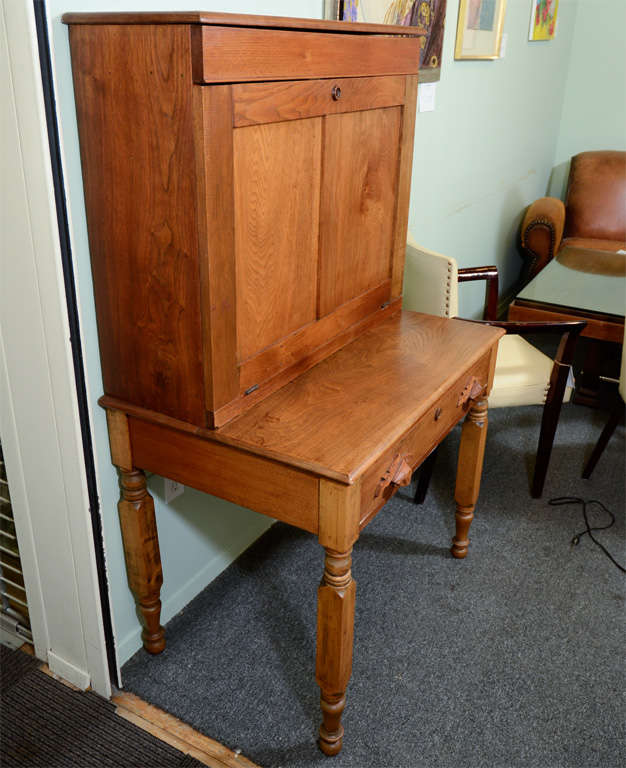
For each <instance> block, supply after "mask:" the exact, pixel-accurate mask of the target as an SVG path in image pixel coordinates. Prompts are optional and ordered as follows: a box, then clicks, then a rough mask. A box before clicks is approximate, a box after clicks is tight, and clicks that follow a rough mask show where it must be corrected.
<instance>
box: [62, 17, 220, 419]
mask: <svg viewBox="0 0 626 768" xmlns="http://www.w3.org/2000/svg"><path fill="white" fill-rule="evenodd" d="M70 44H71V53H72V68H73V75H74V90H75V96H76V109H77V118H78V128H79V136H80V149H81V160H82V171H83V180H84V191H85V204H86V212H87V225H88V230H89V247H90V253H91V263H92V272H93V282H94V294H95V301H96V311H97V316H98V331H99V338H100V355H101V360H102V374H103V379H104V389H105V392H106V394H108V395H111V396H113V397H116V398H119V399H121V400H124V401H126V402H129V403H133V404H136V405H139V406H142V407H144V408H149V409H153V410H156V411H160V412H163V413H166V414H168V415H169V416H173V417H176V418H179V419H182V420H183V421H188V422H192V423H195V424H198V425H204V424H205V423H206V421H205V418H206V417H205V412H204V397H203V391H202V390H203V386H202V354H201V344H202V331H201V319H200V297H199V287H198V286H199V274H198V244H197V223H196V190H195V177H194V173H193V168H194V141H193V125H192V105H191V92H192V87H193V86H192V82H191V71H190V50H189V47H190V40H189V29H188V28H187V27H184V26H151V25H145V26H135V27H133V26H124V25H114V26H106V25H98V26H87V25H80V26H73V27H71V29H70ZM190 169H191V170H190Z"/></svg>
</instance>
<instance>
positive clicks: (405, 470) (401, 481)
mask: <svg viewBox="0 0 626 768" xmlns="http://www.w3.org/2000/svg"><path fill="white" fill-rule="evenodd" d="M412 474H413V470H412V468H411V465H410V464H409V463H408V461H407V460H406V459H405V458H404V457H403V456H400V454H397V456H395V457H394V459H393V461H392V462H391V464H390V466H389V469H388V470H387V471H386V472H385V474H384V475H383V476H382V477H381V478H380V482H379V483H378V485H377V486H376V492H375V493H374V498H375V499H377V498H378V497H379V496H380V495H381V493H382V492H383V491H384V490H385V488H387V486H388V485H397V486H403V485H410V483H411V476H412Z"/></svg>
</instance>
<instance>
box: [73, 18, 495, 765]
mask: <svg viewBox="0 0 626 768" xmlns="http://www.w3.org/2000/svg"><path fill="white" fill-rule="evenodd" d="M65 20H66V21H67V22H68V23H70V24H71V30H70V40H71V46H72V58H73V69H74V80H75V85H76V96H77V102H78V116H79V131H80V139H81V152H82V157H83V172H84V179H85V197H86V202H87V215H88V225H89V233H90V244H91V248H92V251H93V254H94V282H95V284H96V299H97V313H98V323H99V329H100V338H101V344H102V347H103V354H102V363H103V370H104V371H105V375H104V379H105V395H104V396H103V397H102V398H101V400H100V402H101V404H102V405H103V406H104V407H105V408H106V409H107V417H108V424H109V434H110V441H111V455H112V459H113V463H114V464H115V465H116V466H117V467H118V468H119V470H120V473H121V487H122V499H121V501H120V503H119V509H120V520H121V526H122V535H123V539H124V549H125V554H126V563H127V570H128V578H129V584H130V587H131V589H132V591H133V593H134V595H135V599H136V601H137V605H138V608H139V611H140V613H141V615H142V617H143V618H142V620H143V622H144V626H145V629H144V644H145V645H146V647H147V648H148V650H150V651H151V652H153V653H155V652H158V651H160V650H162V648H163V647H164V634H163V629H162V627H161V626H160V624H159V611H160V602H159V591H160V587H161V584H162V569H161V562H160V557H159V549H158V538H157V531H156V523H155V518H154V505H153V502H152V499H151V498H150V496H149V494H148V493H147V490H146V484H145V475H144V471H151V472H156V473H158V474H161V475H164V476H167V477H171V478H173V479H175V480H178V481H180V482H181V483H184V484H185V485H189V486H191V487H194V488H197V489H199V490H202V491H205V492H207V493H211V494H214V495H216V496H219V497H221V498H224V499H227V500H230V501H233V502H236V503H238V504H242V505H244V506H247V507H250V508H252V509H255V510H256V511H258V512H260V513H262V514H266V515H270V516H272V517H274V518H276V519H279V520H282V521H284V522H287V523H289V524H291V525H294V526H297V527H299V528H302V529H303V530H306V531H309V532H311V533H313V534H315V535H317V537H318V540H319V543H320V546H321V548H322V549H323V551H324V568H323V574H322V581H321V584H320V587H319V591H318V601H317V602H318V615H317V656H316V679H317V682H318V685H319V687H320V692H321V712H322V724H321V727H320V737H319V744H320V747H321V749H322V750H323V751H324V752H325V753H326V754H328V755H332V754H337V753H338V752H339V751H340V749H341V747H342V743H343V726H342V724H341V715H342V712H343V709H344V707H345V702H346V689H347V686H348V682H349V678H350V674H351V667H352V654H353V636H354V634H353V633H354V609H355V594H356V585H355V581H354V580H353V578H352V574H351V552H352V547H353V545H354V542H355V541H356V540H357V539H358V536H359V532H360V530H361V529H362V528H363V527H364V526H365V525H366V524H367V523H368V522H369V520H371V519H372V518H373V517H374V515H375V514H376V513H377V512H378V510H379V509H380V508H381V507H382V506H383V504H384V503H385V501H386V500H387V499H389V498H390V497H391V496H392V495H393V493H395V492H396V490H397V488H398V487H400V486H402V485H404V484H406V483H407V482H408V481H409V479H410V475H411V472H412V470H413V469H414V468H415V467H416V466H417V465H418V464H419V463H420V462H421V461H423V460H424V458H426V456H427V455H428V454H429V453H430V452H431V451H432V450H433V448H434V447H435V446H436V445H437V443H438V442H439V441H440V440H441V439H442V438H443V436H444V435H445V434H446V433H447V432H449V431H450V429H452V427H453V426H454V425H455V424H456V423H457V422H458V421H459V420H460V419H461V418H462V417H463V416H464V415H465V414H467V413H468V412H469V416H468V419H470V422H468V423H469V424H470V426H467V427H464V430H463V437H462V444H461V457H462V459H461V460H460V461H459V476H458V479H457V505H460V507H459V509H461V508H462V514H461V513H460V512H457V531H456V536H455V544H454V547H455V550H453V552H454V554H456V555H457V556H459V554H460V553H461V551H462V550H463V554H464V553H465V552H466V551H467V531H468V527H469V522H470V520H469V519H468V512H467V510H468V509H470V508H471V509H472V510H473V506H474V504H475V503H476V497H477V494H478V483H479V479H480V468H481V466H482V457H483V450H484V434H485V431H486V421H485V414H484V406H481V408H482V410H480V419H482V422H481V423H482V427H481V428H480V431H479V432H477V430H478V427H477V426H476V424H477V418H478V417H475V416H472V414H475V412H476V413H478V411H476V409H475V407H474V405H473V403H474V400H473V399H472V398H476V397H479V398H483V397H484V395H485V394H486V393H487V392H488V390H489V388H490V386H491V381H492V378H493V366H494V360H495V354H496V346H497V341H498V338H499V337H500V336H501V335H502V333H503V331H502V330H501V329H498V328H490V327H482V326H479V325H476V324H473V323H467V322H463V321H459V320H446V319H443V318H437V317H430V316H427V315H420V314H417V313H410V312H402V311H400V301H401V295H402V271H403V265H404V246H405V239H406V226H407V211H408V202H409V190H410V175H411V164H412V152H413V130H414V121H415V101H416V89H417V59H418V54H419V39H418V37H416V36H415V30H411V29H408V28H406V27H401V28H399V29H395V28H393V27H388V26H384V27H382V26H381V27H376V26H372V25H365V26H360V25H352V24H350V25H342V24H334V23H330V22H306V23H305V22H301V21H298V20H281V19H270V18H269V17H242V16H228V15H223V14H149V15H146V16H144V15H141V14H129V15H124V14H103V15H101V16H92V15H90V14H70V15H68V16H66V17H65ZM305 29H306V30H310V31H302V30H305ZM399 30H401V33H400V31H399ZM401 35H402V36H401ZM192 72H193V75H192ZM361 76H363V79H361ZM267 78H271V79H272V80H280V79H282V78H285V79H287V80H288V82H283V83H277V82H258V83H257V82H254V81H255V80H259V79H260V80H263V79H267ZM194 79H195V82H194ZM224 81H226V82H224ZM209 83H210V84H209ZM138 161H139V162H138ZM472 419H473V421H472ZM470 519H471V518H470ZM463 548H464V549H463Z"/></svg>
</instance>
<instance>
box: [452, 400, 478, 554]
mask: <svg viewBox="0 0 626 768" xmlns="http://www.w3.org/2000/svg"><path fill="white" fill-rule="evenodd" d="M486 439H487V398H482V399H481V400H477V401H475V402H474V403H473V405H472V407H471V408H470V409H469V411H468V412H467V416H466V417H465V421H464V422H463V428H462V431H461V445H460V448H459V463H458V467H457V473H456V490H455V494H454V498H455V501H456V534H455V536H454V538H453V539H452V549H451V552H452V554H453V555H454V557H458V558H463V557H465V556H466V555H467V549H468V547H469V529H470V525H471V523H472V520H473V519H474V508H475V506H476V501H477V499H478V491H479V489H480V476H481V473H482V470H483V458H484V455H485V440H486Z"/></svg>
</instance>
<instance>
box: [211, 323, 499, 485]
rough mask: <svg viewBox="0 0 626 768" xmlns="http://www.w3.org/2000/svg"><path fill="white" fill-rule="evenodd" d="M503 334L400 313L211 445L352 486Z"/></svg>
mask: <svg viewBox="0 0 626 768" xmlns="http://www.w3.org/2000/svg"><path fill="white" fill-rule="evenodd" d="M503 333H504V332H503V331H502V330H501V329H499V328H492V327H490V326H485V325H480V324H477V323H470V322H466V321H464V320H448V319H445V318H441V317H434V316H432V315H423V314H420V313H417V312H404V311H403V312H398V313H397V314H394V315H392V316H390V317H388V318H386V319H385V320H383V321H382V322H381V323H379V324H378V325H376V326H374V327H372V328H370V329H369V330H367V331H365V332H364V333H363V334H362V335H361V336H359V338H357V339H356V340H355V341H353V342H352V343H350V344H348V345H347V346H345V347H343V348H342V349H340V350H339V351H338V352H336V353H335V354H333V355H331V356H330V357H328V358H327V359H326V360H324V361H322V362H321V363H319V364H318V365H316V366H315V367H313V368H311V369H310V370H309V371H307V372H306V373H304V374H302V375H301V376H299V377H298V378H297V379H295V380H294V381H292V382H290V383H289V384H287V385H286V386H284V387H283V388H282V389H280V390H278V391H277V392H275V393H274V394H273V395H270V396H269V397H268V398H266V399H265V400H263V401H262V402H261V403H259V404H258V405H257V406H255V407H253V408H252V409H251V410H249V411H248V412H247V413H245V414H244V415H242V416H240V417H238V418H236V419H234V420H233V421H231V422H229V423H228V424H226V425H225V426H224V427H222V428H221V429H219V430H217V431H216V432H214V433H213V439H216V440H219V441H220V442H226V443H228V444H230V445H235V446H237V447H239V448H243V449H245V450H248V451H251V452H253V453H257V454H262V455H265V456H268V457H270V458H275V459H278V460H280V461H284V462H286V463H289V464H292V465H297V466H300V467H302V468H304V469H310V470H311V471H314V472H317V473H320V474H323V475H327V476H334V477H335V478H337V479H339V480H343V481H347V482H351V481H352V480H353V479H354V478H355V477H357V476H359V475H360V474H361V473H362V472H363V471H364V470H365V469H366V468H367V467H368V466H369V465H370V464H371V463H372V462H373V461H375V460H376V458H377V457H378V456H380V454H381V453H382V452H383V451H384V450H385V449H386V448H387V447H389V446H390V445H391V444H392V443H393V442H394V441H395V440H397V439H398V438H399V437H401V436H402V434H403V433H404V432H405V431H406V430H407V429H409V428H410V427H411V426H412V425H413V424H414V423H415V422H416V421H417V420H418V419H419V418H420V417H421V416H422V415H423V414H424V413H425V412H426V411H427V410H428V408H430V407H431V406H432V405H433V403H434V402H435V401H436V400H437V399H438V398H439V397H440V396H441V394H442V393H443V392H445V391H446V390H447V388H448V387H449V386H450V385H451V383H452V382H453V381H454V380H455V379H456V378H458V376H459V375H460V374H462V373H463V371H464V370H466V369H467V368H469V367H470V366H471V365H473V364H474V362H476V361H477V360H478V359H479V358H480V357H482V356H483V355H484V354H485V353H486V352H487V351H488V350H489V349H490V348H491V347H492V346H493V345H494V344H495V343H496V341H497V340H498V339H499V338H500V336H502V334H503ZM205 434H206V433H205Z"/></svg>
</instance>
